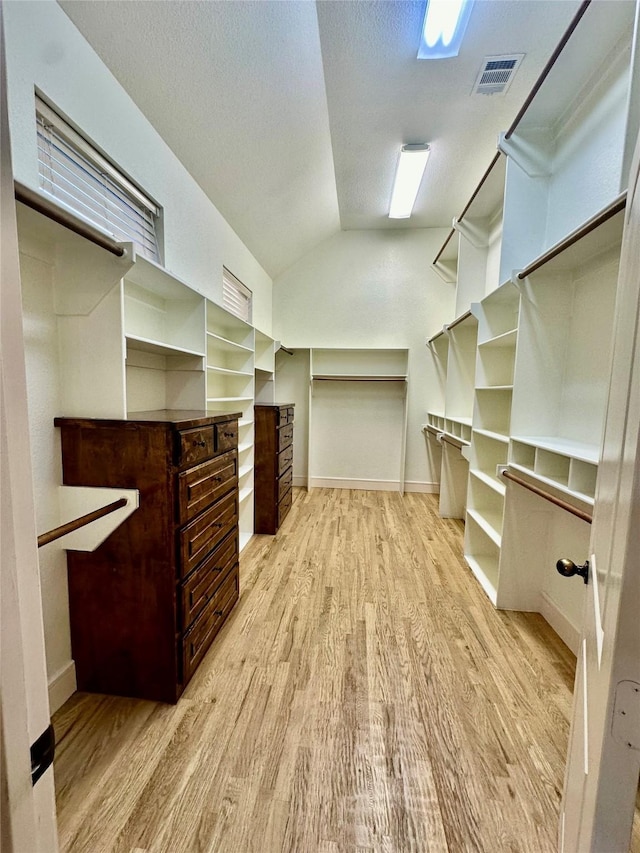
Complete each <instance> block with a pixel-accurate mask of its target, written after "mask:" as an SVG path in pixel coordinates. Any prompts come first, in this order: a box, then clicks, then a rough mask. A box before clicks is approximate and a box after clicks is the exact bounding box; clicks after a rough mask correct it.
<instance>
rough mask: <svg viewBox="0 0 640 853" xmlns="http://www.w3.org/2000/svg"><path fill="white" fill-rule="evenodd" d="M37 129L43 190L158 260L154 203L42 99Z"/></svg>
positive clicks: (41, 186) (37, 109)
mask: <svg viewBox="0 0 640 853" xmlns="http://www.w3.org/2000/svg"><path fill="white" fill-rule="evenodd" d="M36 126H37V135H38V171H39V175H40V188H41V189H42V190H44V191H45V192H47V193H49V194H50V195H52V196H54V197H55V198H56V199H57V200H58V201H59V202H60V203H62V204H63V205H65V206H66V207H68V208H70V209H71V210H73V211H74V212H75V213H77V214H79V215H80V216H82V217H83V218H84V219H88V220H89V221H91V222H92V223H94V224H96V225H98V226H99V227H100V228H102V229H104V230H105V231H107V232H108V233H109V234H112V235H113V236H114V237H115V238H116V240H123V241H127V242H132V243H134V244H135V246H136V248H137V249H138V251H139V252H140V253H141V254H142V255H144V256H145V257H147V258H150V259H152V260H154V261H159V260H160V252H159V247H158V238H157V229H156V224H157V218H158V216H159V210H158V208H157V206H156V205H155V204H154V202H153V201H151V199H149V198H147V196H146V195H144V193H142V192H141V191H140V190H139V189H138V188H137V187H136V186H134V184H132V183H131V181H129V180H128V178H126V177H125V176H124V175H123V174H121V173H120V171H119V170H118V169H117V168H116V167H115V166H114V165H113V164H112V163H110V162H109V161H108V160H107V159H106V158H105V157H103V155H102V154H100V152H99V151H97V150H96V149H95V148H94V147H93V146H92V145H90V144H89V143H88V142H87V141H86V139H84V138H83V137H82V136H80V134H79V133H77V132H76V131H75V130H74V129H73V128H72V127H71V126H70V125H68V124H67V123H66V122H65V121H64V119H62V118H61V117H60V116H59V115H58V114H57V113H56V112H54V110H52V109H51V107H49V105H48V104H46V103H45V102H44V101H43V100H41V99H40V98H38V97H37V96H36Z"/></svg>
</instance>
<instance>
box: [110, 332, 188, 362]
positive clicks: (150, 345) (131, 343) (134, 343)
mask: <svg viewBox="0 0 640 853" xmlns="http://www.w3.org/2000/svg"><path fill="white" fill-rule="evenodd" d="M125 338H126V341H127V346H128V347H129V349H132V350H138V351H139V352H150V353H154V354H156V355H188V356H197V357H198V358H204V356H205V354H204V353H203V352H198V351H197V350H191V349H185V348H184V347H176V346H172V345H170V344H165V343H162V341H155V340H152V339H151V338H143V337H140V336H139V335H129V334H127V335H125Z"/></svg>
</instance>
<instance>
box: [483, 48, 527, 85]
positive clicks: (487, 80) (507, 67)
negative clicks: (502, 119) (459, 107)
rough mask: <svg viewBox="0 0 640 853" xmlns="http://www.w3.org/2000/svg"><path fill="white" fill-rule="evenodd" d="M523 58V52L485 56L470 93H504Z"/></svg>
mask: <svg viewBox="0 0 640 853" xmlns="http://www.w3.org/2000/svg"><path fill="white" fill-rule="evenodd" d="M523 59H524V53H512V54H509V56H485V58H484V61H483V63H482V67H481V68H480V72H479V73H478V76H477V77H476V82H475V83H474V85H473V91H472V93H471V94H472V95H504V93H505V92H506V91H507V89H508V88H509V86H510V85H511V81H512V80H513V78H514V76H515V73H516V71H517V70H518V66H519V65H520V63H521V62H522V60H523Z"/></svg>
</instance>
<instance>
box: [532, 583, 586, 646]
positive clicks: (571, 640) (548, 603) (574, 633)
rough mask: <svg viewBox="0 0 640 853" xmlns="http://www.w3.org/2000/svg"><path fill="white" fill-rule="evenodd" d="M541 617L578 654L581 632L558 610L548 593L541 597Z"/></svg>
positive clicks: (542, 594)
mask: <svg viewBox="0 0 640 853" xmlns="http://www.w3.org/2000/svg"><path fill="white" fill-rule="evenodd" d="M540 615H541V616H543V617H544V618H545V619H546V620H547V622H548V623H549V625H551V627H552V628H553V630H554V631H555V632H556V634H557V635H558V636H559V637H560V639H561V640H562V641H563V642H564V643H565V644H566V645H567V646H568V647H569V648H570V649H571V651H572V652H573V653H574V655H577V654H578V649H579V648H580V637H581V632H580V631H579V630H578V629H577V628H576V626H575V625H574V624H573V622H570V621H569V619H567V617H566V616H565V614H564V613H563V612H562V611H561V610H560V609H559V608H558V606H557V604H555V603H554V602H553V601H552V600H551V598H549V596H548V595H547V593H546V592H543V593H541V595H540Z"/></svg>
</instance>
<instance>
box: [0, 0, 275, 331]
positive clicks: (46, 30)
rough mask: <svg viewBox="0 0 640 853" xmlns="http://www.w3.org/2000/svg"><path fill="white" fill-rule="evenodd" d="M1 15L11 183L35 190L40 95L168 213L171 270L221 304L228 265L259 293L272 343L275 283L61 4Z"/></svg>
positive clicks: (10, 9)
mask: <svg viewBox="0 0 640 853" xmlns="http://www.w3.org/2000/svg"><path fill="white" fill-rule="evenodd" d="M4 12H5V29H6V52H7V78H8V84H9V86H8V89H9V91H8V98H9V124H10V129H11V137H12V138H11V143H12V153H13V170H14V177H15V178H16V179H17V180H19V181H22V182H23V183H25V184H28V185H30V186H32V187H37V186H38V167H37V153H36V132H35V119H34V116H35V101H34V87H37V88H38V89H39V90H40V91H41V92H42V93H43V94H44V95H45V96H46V97H47V98H48V99H49V100H50V101H52V102H53V103H54V104H55V105H56V106H57V107H58V109H59V110H60V111H61V112H62V113H63V115H64V116H65V117H66V118H68V119H69V120H70V121H71V122H72V123H73V124H75V125H77V126H78V127H79V128H80V129H81V130H82V132H83V134H84V135H86V136H87V137H88V138H89V139H90V140H92V141H93V142H94V143H95V144H96V145H97V146H98V147H99V148H101V149H102V150H103V151H105V153H107V154H108V156H109V157H110V159H112V160H113V161H114V162H115V163H116V164H117V165H118V166H120V168H121V169H122V170H123V171H124V172H126V173H127V174H128V175H129V176H130V177H131V178H132V179H133V180H134V181H135V182H136V183H138V184H139V185H140V186H141V187H142V189H144V190H145V192H147V193H148V194H149V195H150V196H151V197H152V198H153V199H154V200H155V201H156V202H158V204H160V206H161V207H162V208H163V209H164V249H165V251H164V265H165V266H166V267H167V269H169V270H171V271H172V272H173V273H175V274H176V275H177V276H178V277H180V278H182V279H183V280H184V281H186V282H188V283H189V284H191V285H192V286H193V287H194V288H195V289H197V290H198V291H199V292H201V293H203V294H204V295H205V296H207V297H209V298H210V299H213V300H214V301H216V302H218V303H220V302H221V301H222V266H223V264H224V266H226V267H228V269H230V270H231V271H232V272H233V273H234V275H236V276H237V277H238V278H239V279H240V280H241V281H243V282H244V283H245V284H246V286H247V287H249V288H250V289H251V290H252V291H253V295H254V315H253V316H254V322H255V325H256V326H257V327H258V328H260V329H262V330H263V331H264V332H266V333H267V334H268V333H269V332H270V330H271V307H272V300H271V279H270V278H269V276H268V275H267V273H266V272H265V271H264V270H263V269H262V267H261V266H260V265H259V264H258V262H257V261H256V260H255V259H254V258H253V256H252V255H251V253H250V252H249V250H248V249H247V248H246V246H245V245H244V244H243V243H242V242H241V241H240V239H239V237H238V236H237V235H236V234H235V232H234V231H233V230H232V229H231V227H230V226H229V225H228V224H227V223H226V221H225V220H224V219H223V218H222V216H221V215H220V213H219V212H218V211H217V210H216V208H215V207H214V206H213V204H212V203H211V202H210V201H209V199H208V198H207V197H206V196H205V194H204V192H203V191H202V190H201V189H200V187H199V186H198V185H197V184H196V182H195V181H194V180H193V178H192V177H191V176H190V175H189V173H188V172H187V170H186V169H185V168H184V166H182V165H181V163H180V162H179V161H178V160H177V158H176V157H175V155H174V154H173V152H172V151H171V150H170V149H169V147H168V146H167V145H166V144H165V142H164V141H163V140H162V139H161V138H160V136H159V135H158V134H157V133H156V131H155V130H154V129H153V127H152V126H151V125H150V124H149V122H148V121H147V120H146V118H145V117H144V116H143V115H142V113H141V112H140V110H138V108H137V107H136V105H135V104H134V103H133V101H132V100H131V98H130V97H129V96H128V95H127V94H126V92H125V91H124V89H122V87H121V86H120V84H119V83H118V82H117V80H116V79H115V77H114V76H113V75H112V74H111V72H110V71H109V70H108V69H107V67H106V66H105V65H104V63H103V62H102V61H101V60H100V59H99V57H98V56H97V54H96V53H95V52H94V51H93V49H92V48H91V46H90V45H89V44H88V42H87V41H86V40H85V39H84V38H83V36H82V35H81V34H80V33H79V31H78V30H77V29H76V27H75V26H74V25H73V24H72V23H71V21H70V20H69V18H67V16H66V15H65V13H64V12H63V11H62V9H61V8H60V7H59V6H58V4H57V3H55V2H54V0H36V2H28V3H25V2H8V3H5V4H4ZM169 107H170V105H168V108H169ZM215 167H216V164H215V163H213V164H212V168H215Z"/></svg>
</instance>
